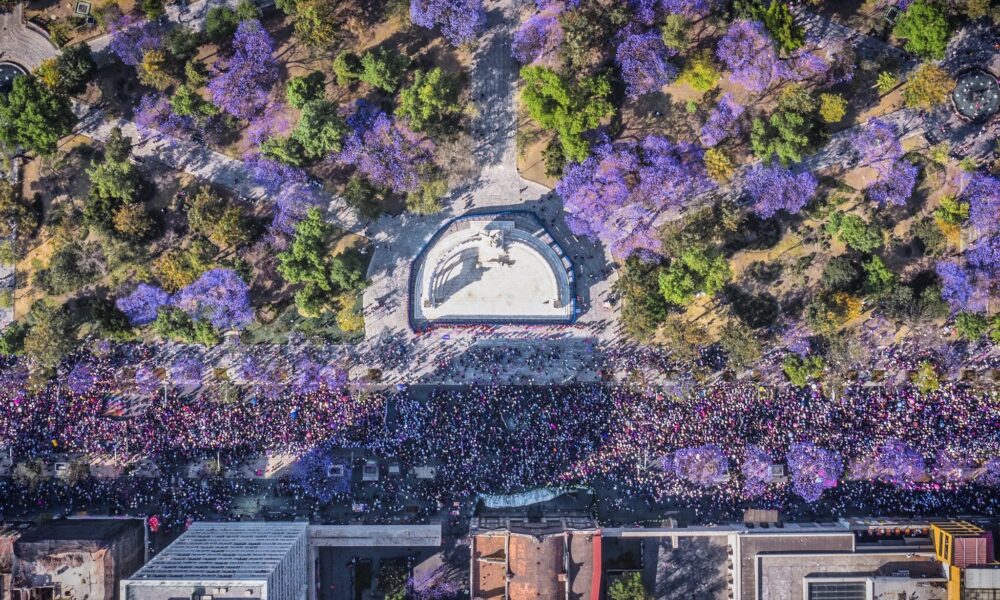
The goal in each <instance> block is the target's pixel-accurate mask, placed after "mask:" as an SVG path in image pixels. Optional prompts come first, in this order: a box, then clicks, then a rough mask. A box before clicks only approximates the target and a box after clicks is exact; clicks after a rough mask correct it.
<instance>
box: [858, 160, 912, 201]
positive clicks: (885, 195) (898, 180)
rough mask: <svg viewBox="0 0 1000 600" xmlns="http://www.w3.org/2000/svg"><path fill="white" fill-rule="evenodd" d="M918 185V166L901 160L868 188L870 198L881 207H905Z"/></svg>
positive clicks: (881, 174)
mask: <svg viewBox="0 0 1000 600" xmlns="http://www.w3.org/2000/svg"><path fill="white" fill-rule="evenodd" d="M916 184H917V166H916V165H914V164H911V163H909V162H908V161H906V160H903V159H899V160H897V161H896V162H894V163H892V165H890V166H889V169H888V170H887V171H886V172H885V173H880V174H879V176H878V177H877V178H876V179H875V181H874V182H873V183H872V184H871V185H870V186H868V197H869V198H870V199H872V200H874V201H875V202H878V203H879V204H880V205H883V206H884V205H886V204H893V205H896V206H905V205H906V201H907V200H909V199H910V196H911V195H912V194H913V187H914V186H915V185H916Z"/></svg>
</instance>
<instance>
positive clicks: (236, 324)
mask: <svg viewBox="0 0 1000 600" xmlns="http://www.w3.org/2000/svg"><path fill="white" fill-rule="evenodd" d="M174 304H175V305H176V306H177V307H178V308H180V309H181V310H183V311H184V312H186V313H188V315H189V316H191V318H193V319H207V320H208V321H209V322H210V323H212V326H214V327H216V328H218V329H242V328H244V327H246V326H247V325H249V324H250V322H251V321H253V309H252V308H251V307H250V288H248V287H247V284H246V283H245V282H244V281H243V279H242V278H241V277H240V276H239V275H237V274H236V272H235V271H233V270H231V269H212V270H210V271H206V272H205V273H203V274H202V275H201V277H199V278H198V279H197V280H196V281H195V282H194V283H192V284H191V285H189V286H187V287H185V288H183V289H182V290H181V291H180V292H178V293H177V299H176V300H175V301H174Z"/></svg>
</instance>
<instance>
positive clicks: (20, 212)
mask: <svg viewBox="0 0 1000 600" xmlns="http://www.w3.org/2000/svg"><path fill="white" fill-rule="evenodd" d="M0 215H2V217H0V240H7V239H10V238H12V237H14V236H17V237H18V238H27V236H28V233H30V232H31V230H33V229H34V228H35V217H34V213H33V212H32V211H31V209H30V208H28V205H27V204H25V203H24V202H22V201H21V198H20V194H19V193H18V190H17V189H16V188H15V187H14V186H13V185H12V184H11V183H10V181H8V180H7V179H0Z"/></svg>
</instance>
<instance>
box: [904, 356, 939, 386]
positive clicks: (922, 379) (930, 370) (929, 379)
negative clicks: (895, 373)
mask: <svg viewBox="0 0 1000 600" xmlns="http://www.w3.org/2000/svg"><path fill="white" fill-rule="evenodd" d="M910 381H912V382H913V385H914V386H916V388H917V389H918V390H920V393H922V394H930V393H931V392H935V391H937V389H938V388H940V387H941V380H940V379H939V378H938V373H937V368H935V367H934V364H933V363H932V362H931V361H929V360H925V361H924V362H922V363H920V366H919V367H917V370H916V371H914V372H913V373H911V374H910Z"/></svg>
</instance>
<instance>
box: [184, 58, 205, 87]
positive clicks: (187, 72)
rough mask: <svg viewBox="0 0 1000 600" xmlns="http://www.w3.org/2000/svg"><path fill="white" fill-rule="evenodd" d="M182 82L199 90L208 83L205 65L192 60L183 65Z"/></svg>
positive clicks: (194, 59)
mask: <svg viewBox="0 0 1000 600" xmlns="http://www.w3.org/2000/svg"><path fill="white" fill-rule="evenodd" d="M184 80H185V81H187V84H188V85H189V86H191V87H193V88H200V87H201V86H203V85H205V84H206V83H208V67H206V66H205V63H203V62H201V61H200V60H198V59H196V58H192V59H191V60H189V61H187V63H185V64H184Z"/></svg>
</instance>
